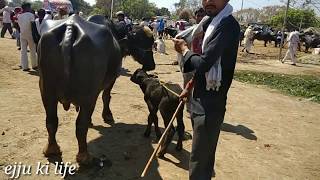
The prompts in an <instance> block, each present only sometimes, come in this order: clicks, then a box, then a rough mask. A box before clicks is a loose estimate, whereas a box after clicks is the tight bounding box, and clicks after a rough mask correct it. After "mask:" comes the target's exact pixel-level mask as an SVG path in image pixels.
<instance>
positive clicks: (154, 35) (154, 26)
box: [150, 19, 158, 39]
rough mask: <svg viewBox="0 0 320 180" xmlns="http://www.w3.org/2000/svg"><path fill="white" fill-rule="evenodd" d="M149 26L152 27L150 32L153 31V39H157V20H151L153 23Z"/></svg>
mask: <svg viewBox="0 0 320 180" xmlns="http://www.w3.org/2000/svg"><path fill="white" fill-rule="evenodd" d="M150 26H151V27H152V31H153V38H154V39H157V37H158V31H157V29H158V22H157V19H155V20H153V22H152V23H151V24H150Z"/></svg>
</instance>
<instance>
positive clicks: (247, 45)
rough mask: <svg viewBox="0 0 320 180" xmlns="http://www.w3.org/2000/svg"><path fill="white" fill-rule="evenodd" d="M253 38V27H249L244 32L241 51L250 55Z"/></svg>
mask: <svg viewBox="0 0 320 180" xmlns="http://www.w3.org/2000/svg"><path fill="white" fill-rule="evenodd" d="M253 36H254V31H253V27H252V26H249V27H248V28H247V29H246V31H245V32H244V48H243V50H242V51H246V52H247V53H250V50H251V46H252V40H253Z"/></svg>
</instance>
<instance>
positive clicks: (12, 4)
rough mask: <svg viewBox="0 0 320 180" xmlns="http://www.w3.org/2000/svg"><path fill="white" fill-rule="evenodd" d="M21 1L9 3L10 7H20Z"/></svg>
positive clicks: (13, 0) (12, 0) (14, 0)
mask: <svg viewBox="0 0 320 180" xmlns="http://www.w3.org/2000/svg"><path fill="white" fill-rule="evenodd" d="M22 3H23V1H22V0H11V2H9V5H8V6H10V7H20V6H21V5H22Z"/></svg>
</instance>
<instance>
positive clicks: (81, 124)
mask: <svg viewBox="0 0 320 180" xmlns="http://www.w3.org/2000/svg"><path fill="white" fill-rule="evenodd" d="M93 102H94V103H91V104H86V105H81V106H80V112H79V114H78V117H77V121H76V136H77V140H78V147H79V152H78V154H77V162H78V163H79V164H80V165H86V164H89V163H91V160H92V157H91V156H90V155H89V153H88V150H87V133H88V127H89V124H90V122H91V115H92V113H93V110H94V107H95V101H93Z"/></svg>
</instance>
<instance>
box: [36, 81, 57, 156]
mask: <svg viewBox="0 0 320 180" xmlns="http://www.w3.org/2000/svg"><path fill="white" fill-rule="evenodd" d="M40 88H41V97H42V102H43V106H44V108H45V111H46V128H47V131H48V135H49V137H48V144H47V146H46V147H45V149H44V151H43V154H44V156H46V157H49V156H52V155H53V156H56V155H57V156H61V151H60V147H59V145H58V144H57V140H56V133H57V129H58V116H57V105H58V100H57V98H56V96H55V94H54V93H52V92H50V91H45V90H44V89H43V88H42V87H40Z"/></svg>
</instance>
